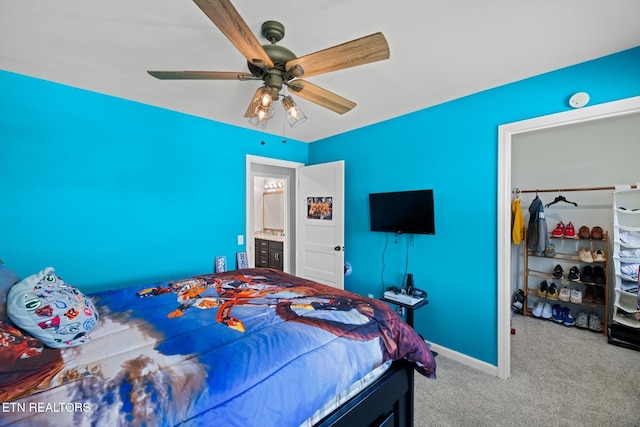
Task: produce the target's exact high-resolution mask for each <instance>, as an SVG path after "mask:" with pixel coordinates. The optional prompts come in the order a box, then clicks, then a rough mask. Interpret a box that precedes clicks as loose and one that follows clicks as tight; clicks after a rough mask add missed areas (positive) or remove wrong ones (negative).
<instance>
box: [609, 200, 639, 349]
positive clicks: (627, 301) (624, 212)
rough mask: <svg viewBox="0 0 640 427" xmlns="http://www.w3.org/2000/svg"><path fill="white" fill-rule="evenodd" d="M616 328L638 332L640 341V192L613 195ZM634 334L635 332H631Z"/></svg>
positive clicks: (614, 310) (614, 317)
mask: <svg viewBox="0 0 640 427" xmlns="http://www.w3.org/2000/svg"><path fill="white" fill-rule="evenodd" d="M613 233H614V234H613V264H614V267H615V276H614V277H615V287H614V295H613V298H614V299H613V316H612V322H613V323H614V324H618V325H622V326H623V327H627V328H632V329H635V330H636V332H637V333H638V336H639V337H640V306H639V305H640V292H639V290H638V287H639V284H640V279H638V277H636V276H635V275H637V274H638V266H639V265H640V259H639V258H637V257H635V256H633V255H637V253H638V252H640V189H635V190H620V191H615V192H614V193H613ZM630 332H632V333H633V331H630Z"/></svg>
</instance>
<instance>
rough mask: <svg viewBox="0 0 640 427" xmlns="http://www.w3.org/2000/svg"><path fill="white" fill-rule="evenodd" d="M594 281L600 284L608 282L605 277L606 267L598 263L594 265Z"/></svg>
mask: <svg viewBox="0 0 640 427" xmlns="http://www.w3.org/2000/svg"><path fill="white" fill-rule="evenodd" d="M593 282H594V283H597V284H598V285H604V284H605V283H606V279H605V277H604V268H602V267H600V266H599V265H596V266H595V267H593Z"/></svg>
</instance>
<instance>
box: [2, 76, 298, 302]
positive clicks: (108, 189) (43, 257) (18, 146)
mask: <svg viewBox="0 0 640 427" xmlns="http://www.w3.org/2000/svg"><path fill="white" fill-rule="evenodd" d="M0 94H1V95H0V258H2V259H4V261H5V263H6V264H7V265H8V266H10V267H11V268H13V269H15V270H16V271H17V272H18V274H19V275H20V276H22V277H26V276H28V275H30V274H33V273H35V272H37V271H39V270H41V269H43V268H44V267H47V266H49V265H51V266H53V267H55V268H56V270H57V272H58V274H59V275H60V276H61V277H62V278H64V279H65V280H67V281H68V282H69V283H72V284H76V285H77V286H79V287H81V289H83V290H84V291H87V292H89V291H91V290H94V289H99V288H104V287H113V286H125V285H128V284H131V283H140V282H143V281H150V280H163V279H169V278H176V277H183V276H188V275H193V274H199V273H206V272H211V271H212V269H213V265H214V257H215V256H216V255H223V256H226V257H227V262H228V263H229V265H230V267H233V268H235V264H236V262H235V254H236V252H238V251H244V250H245V247H244V245H243V246H239V245H238V244H237V243H238V242H237V235H238V234H245V228H246V224H245V203H246V202H245V169H246V167H245V156H246V154H254V155H260V156H265V157H274V158H280V159H285V160H292V161H298V162H304V163H306V162H307V155H308V144H305V143H302V142H299V141H292V140H289V141H288V142H287V143H286V144H283V143H282V142H281V141H280V139H279V138H276V137H270V136H269V135H263V134H262V132H255V131H251V130H247V129H243V128H238V127H233V126H228V125H224V124H220V123H217V122H213V121H210V120H204V119H201V118H197V117H193V116H189V115H185V114H179V113H175V112H171V111H168V110H164V109H160V108H154V107H150V106H147V105H143V104H139V103H135V102H130V101H126V100H122V99H118V98H113V97H109V96H104V95H99V94H96V93H92V92H88V91H84V90H79V89H74V88H71V87H67V86H63V85H59V84H54V83H50V82H45V81H42V80H38V79H33V78H28V77H24V76H20V75H17V74H13V73H8V72H0ZM263 139H265V140H266V142H267V143H266V144H265V145H261V144H260V141H261V140H263Z"/></svg>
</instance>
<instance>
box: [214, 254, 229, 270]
mask: <svg viewBox="0 0 640 427" xmlns="http://www.w3.org/2000/svg"><path fill="white" fill-rule="evenodd" d="M225 271H227V257H226V256H217V257H216V266H215V272H216V273H224V272H225Z"/></svg>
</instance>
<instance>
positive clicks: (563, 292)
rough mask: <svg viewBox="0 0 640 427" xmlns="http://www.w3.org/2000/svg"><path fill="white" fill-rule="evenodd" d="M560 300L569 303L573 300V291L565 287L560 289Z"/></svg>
mask: <svg viewBox="0 0 640 427" xmlns="http://www.w3.org/2000/svg"><path fill="white" fill-rule="evenodd" d="M558 298H559V299H560V301H569V300H570V299H571V289H569V288H567V287H566V286H563V287H562V289H560V295H558Z"/></svg>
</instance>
